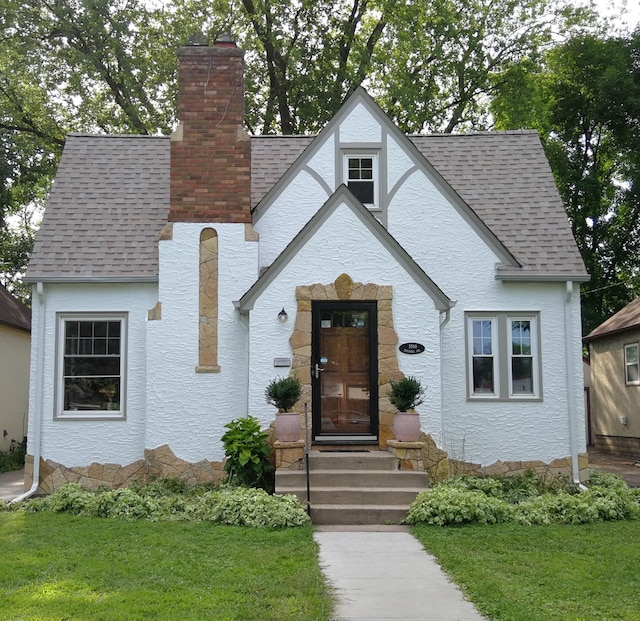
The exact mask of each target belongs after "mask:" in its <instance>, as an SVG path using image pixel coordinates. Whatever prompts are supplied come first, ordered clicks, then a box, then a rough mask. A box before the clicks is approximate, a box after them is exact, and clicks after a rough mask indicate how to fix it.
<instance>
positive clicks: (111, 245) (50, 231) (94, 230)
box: [26, 134, 169, 281]
mask: <svg viewBox="0 0 640 621" xmlns="http://www.w3.org/2000/svg"><path fill="white" fill-rule="evenodd" d="M168 213H169V138H167V137H150V136H93V135H77V134H72V135H70V136H69V137H68V138H67V142H66V144H65V148H64V152H63V154H62V159H61V160H60V165H59V167H58V173H57V175H56V178H55V181H54V183H53V186H52V189H51V196H50V198H49V201H48V203H47V208H46V210H45V214H44V218H43V220H42V225H41V226H40V231H39V233H38V237H37V239H36V244H35V248H34V251H33V255H32V257H31V261H30V263H29V268H28V270H27V278H26V279H27V280H29V281H35V280H43V281H46V280H86V279H95V280H137V281H139V280H157V276H158V244H157V239H158V233H159V232H160V230H161V229H162V227H163V226H164V225H165V224H166V222H167V216H168Z"/></svg>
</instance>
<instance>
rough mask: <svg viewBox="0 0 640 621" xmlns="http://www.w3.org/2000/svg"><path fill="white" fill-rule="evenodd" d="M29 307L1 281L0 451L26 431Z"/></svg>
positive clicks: (29, 338)
mask: <svg viewBox="0 0 640 621" xmlns="http://www.w3.org/2000/svg"><path fill="white" fill-rule="evenodd" d="M30 352H31V310H30V309H29V308H28V307H26V306H25V305H24V304H23V303H22V302H21V301H20V300H18V299H17V298H15V297H14V296H12V295H11V294H10V293H9V292H8V291H7V290H6V288H5V287H4V285H0V451H7V450H8V449H9V448H10V446H11V441H12V440H15V441H16V442H22V441H23V440H24V438H25V436H26V435H27V411H28V404H29V355H30Z"/></svg>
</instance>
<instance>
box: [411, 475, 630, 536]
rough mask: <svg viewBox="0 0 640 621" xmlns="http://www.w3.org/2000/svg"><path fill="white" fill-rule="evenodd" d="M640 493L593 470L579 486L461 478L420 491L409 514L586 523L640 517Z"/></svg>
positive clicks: (421, 518)
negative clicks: (582, 488)
mask: <svg viewBox="0 0 640 621" xmlns="http://www.w3.org/2000/svg"><path fill="white" fill-rule="evenodd" d="M638 517H640V492H639V491H638V490H635V489H631V488H630V487H629V486H628V485H626V483H625V482H624V481H622V479H620V478H619V477H617V476H616V475H601V474H599V473H593V478H592V480H591V481H590V486H589V488H588V489H587V490H586V491H579V490H578V489H577V488H576V487H575V486H572V485H571V484H570V483H569V482H568V481H563V480H560V479H549V480H545V479H541V478H538V477H536V476H535V475H534V474H533V473H527V474H525V475H522V476H518V477H503V478H496V477H462V478H458V479H452V480H451V481H447V482H445V483H442V484H440V485H437V486H435V487H433V488H431V489H429V490H426V491H424V492H421V493H420V494H419V495H418V497H417V498H416V500H415V501H414V502H413V503H412V505H411V507H410V509H409V513H408V514H407V517H406V518H405V522H407V523H408V524H429V525H434V526H448V525H453V524H473V523H477V524H495V523H501V522H516V523H518V524H523V525H528V526H531V525H548V524H586V523H592V522H600V521H609V520H623V519H637V518H638Z"/></svg>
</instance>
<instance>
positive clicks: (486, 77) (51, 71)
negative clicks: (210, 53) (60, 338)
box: [0, 0, 640, 326]
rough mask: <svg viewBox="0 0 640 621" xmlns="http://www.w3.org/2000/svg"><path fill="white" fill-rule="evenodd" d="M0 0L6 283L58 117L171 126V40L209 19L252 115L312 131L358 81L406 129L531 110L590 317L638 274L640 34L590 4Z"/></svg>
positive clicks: (270, 128)
mask: <svg viewBox="0 0 640 621" xmlns="http://www.w3.org/2000/svg"><path fill="white" fill-rule="evenodd" d="M3 9H4V10H3V13H2V14H1V15H0V25H1V26H2V32H3V33H4V34H3V36H2V38H1V39H0V45H1V46H2V47H1V49H0V229H1V230H2V238H1V244H0V261H1V262H2V267H1V268H0V276H1V277H2V279H3V281H4V282H5V283H7V284H9V285H10V286H13V287H14V289H15V288H16V287H18V286H19V280H20V275H21V274H22V273H23V272H24V269H25V265H26V260H27V258H28V255H29V252H30V249H31V246H32V243H33V230H34V222H33V219H34V217H35V215H34V214H37V213H38V210H39V208H41V207H42V205H43V202H44V200H45V198H46V193H47V188H48V187H49V184H50V183H51V180H52V178H53V174H54V170H55V166H56V164H57V161H58V157H59V155H60V152H61V149H62V146H63V144H64V139H65V135H66V134H67V133H69V132H105V133H138V134H159V133H163V134H167V133H169V132H170V131H171V129H172V127H173V126H174V125H175V122H176V97H175V95H176V67H177V58H176V50H177V49H178V48H179V47H181V46H182V45H184V43H185V42H186V40H187V38H188V36H189V35H190V34H191V33H193V32H197V31H202V32H204V34H205V35H206V36H207V37H208V38H209V40H214V39H216V38H217V37H218V36H219V35H221V34H223V33H227V34H230V35H231V36H232V37H233V38H234V39H235V40H236V41H237V42H238V44H239V45H240V46H241V47H242V48H243V49H245V51H246V54H245V60H246V124H247V126H248V127H249V129H250V130H251V131H252V132H253V133H308V132H317V131H319V130H320V129H321V128H322V127H323V126H324V125H325V124H326V122H327V121H328V120H329V119H330V118H331V117H332V116H333V114H334V113H335V112H336V110H337V109H338V108H339V106H340V105H341V103H342V101H343V100H344V98H345V97H346V96H348V95H349V94H351V93H352V92H353V91H354V90H355V89H356V88H357V87H358V86H360V85H363V86H365V87H366V88H367V89H368V90H369V92H370V93H371V94H372V95H373V96H374V97H375V98H376V99H377V100H378V102H379V103H380V105H381V106H382V107H383V109H384V110H385V111H386V112H387V113H388V114H389V116H390V117H391V118H392V119H393V120H394V121H395V122H396V123H397V124H398V125H399V126H400V127H401V128H402V129H403V130H404V131H407V132H424V131H444V132H452V131H462V130H469V129H472V130H475V129H491V128H493V127H494V124H495V126H497V127H503V128H511V127H524V126H527V127H536V128H538V129H539V131H540V133H541V136H542V137H543V139H544V142H545V146H546V149H547V153H548V155H549V157H550V161H551V163H552V166H553V168H554V173H555V174H556V179H557V181H558V184H559V187H560V191H561V194H562V198H563V201H564V203H565V206H566V208H567V213H568V216H569V218H570V220H571V222H572V226H573V230H574V233H575V235H576V238H577V239H578V243H579V245H580V248H581V251H582V253H583V257H584V258H585V262H586V263H587V267H588V269H589V271H590V272H591V273H592V274H593V275H594V279H593V281H592V284H590V285H589V286H588V288H587V289H588V290H587V291H585V293H586V294H587V295H586V296H585V300H586V301H587V305H586V307H585V308H586V310H585V317H586V318H587V322H586V324H585V325H587V326H591V325H592V324H593V323H594V322H597V321H598V320H599V319H600V318H604V317H605V316H606V315H607V313H610V312H611V311H612V310H614V309H615V310H617V307H619V305H620V304H622V302H623V301H624V300H627V299H628V298H629V296H630V295H633V294H636V293H637V292H638V289H637V287H636V286H635V284H633V283H635V282H636V280H635V279H636V276H637V273H636V272H637V269H638V265H639V261H640V260H639V259H638V248H637V247H636V244H637V241H634V239H637V237H638V236H637V234H636V237H635V238H634V237H633V235H632V233H633V232H636V233H637V231H636V229H635V228H634V227H635V226H637V225H636V224H635V222H636V221H637V215H638V214H637V208H638V207H637V202H638V200H637V192H638V186H637V179H636V178H635V177H634V175H636V174H637V170H638V164H639V162H638V157H639V156H638V153H637V151H638V149H637V148H634V140H635V141H636V142H635V144H638V142H637V138H638V136H637V123H638V115H637V109H636V108H635V107H634V106H637V105H638V104H637V101H636V99H635V98H636V97H637V95H636V94H635V93H636V90H634V89H637V81H638V38H637V34H636V35H635V36H634V37H628V38H619V39H607V38H606V37H605V36H604V35H602V34H599V35H597V36H596V35H590V36H587V35H585V32H588V31H591V32H593V24H594V23H597V22H595V21H594V20H595V15H594V13H593V11H590V10H588V9H576V8H574V6H573V3H572V2H570V0H499V1H498V2H496V1H495V0H468V1H467V2H466V3H465V4H464V6H463V5H461V4H460V3H459V2H457V1H456V0H433V1H432V2H428V3H427V2H407V1H405V0H173V1H172V2H167V1H163V0H40V1H39V2H37V3H31V2H27V1H26V0H5V1H4V7H3ZM622 78H624V79H623V81H620V80H621V79H622ZM634 123H635V125H634ZM634 128H635V129H634ZM634 171H636V172H634ZM619 283H626V284H624V285H620V286H618V285H619ZM629 283H631V285H630V284H629ZM611 285H616V286H611ZM603 287H607V289H603ZM18 292H19V293H22V294H23V295H26V293H25V292H24V291H22V292H21V291H19V290H18ZM601 292H602V293H601Z"/></svg>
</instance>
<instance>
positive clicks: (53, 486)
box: [24, 444, 227, 494]
mask: <svg viewBox="0 0 640 621" xmlns="http://www.w3.org/2000/svg"><path fill="white" fill-rule="evenodd" d="M226 476H227V475H226V472H224V470H223V464H222V462H216V461H208V460H206V459H204V460H202V461H199V462H197V463H195V464H193V463H190V462H188V461H184V460H183V459H180V458H179V457H176V456H175V454H174V453H173V451H172V450H171V449H170V448H169V446H168V445H167V444H164V445H163V446H159V447H157V448H155V449H145V451H144V459H138V460H137V461H134V462H133V463H131V464H127V465H124V466H123V465H120V464H97V463H93V464H91V465H89V466H81V467H80V466H78V467H67V466H64V465H62V464H59V463H57V462H55V461H52V460H50V459H46V460H45V459H41V460H40V485H39V487H38V491H37V493H38V494H52V493H53V492H55V491H56V490H58V489H59V488H60V487H61V486H62V485H64V484H65V483H78V484H80V485H82V487H85V488H87V489H98V488H99V487H110V488H112V489H117V488H120V487H126V486H127V485H130V484H131V483H133V482H134V481H140V482H145V481H149V480H150V479H152V478H166V479H180V480H182V481H185V482H186V483H188V484H189V485H196V484H197V483H211V482H217V481H221V480H222V479H224V478H225V477H226ZM32 484H33V455H27V457H26V459H25V487H24V489H25V491H26V490H28V489H30V488H31V485H32Z"/></svg>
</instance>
